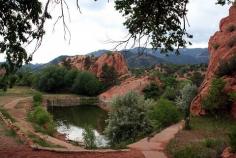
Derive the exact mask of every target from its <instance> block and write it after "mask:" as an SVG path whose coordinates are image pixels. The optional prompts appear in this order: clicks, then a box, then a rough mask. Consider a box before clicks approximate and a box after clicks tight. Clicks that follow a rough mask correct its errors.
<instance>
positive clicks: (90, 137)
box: [82, 126, 96, 149]
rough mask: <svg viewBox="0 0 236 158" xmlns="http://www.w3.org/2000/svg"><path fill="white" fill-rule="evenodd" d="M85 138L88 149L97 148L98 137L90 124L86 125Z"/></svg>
mask: <svg viewBox="0 0 236 158" xmlns="http://www.w3.org/2000/svg"><path fill="white" fill-rule="evenodd" d="M82 135H83V140H84V145H85V148H86V149H95V148H96V143H95V141H96V137H95V133H94V131H93V129H92V128H91V127H89V126H86V127H85V128H84V130H83V133H82Z"/></svg>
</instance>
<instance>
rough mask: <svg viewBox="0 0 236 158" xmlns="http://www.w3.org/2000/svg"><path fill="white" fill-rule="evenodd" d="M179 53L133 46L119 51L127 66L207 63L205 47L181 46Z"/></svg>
mask: <svg viewBox="0 0 236 158" xmlns="http://www.w3.org/2000/svg"><path fill="white" fill-rule="evenodd" d="M179 51H180V55H176V54H175V53H174V52H169V53H168V54H162V53H161V52H160V50H154V49H150V48H133V49H126V50H122V51H121V53H122V54H123V55H124V56H125V59H126V61H127V63H128V65H129V67H132V68H134V67H151V66H153V65H155V64H159V63H171V64H179V65H181V64H201V63H204V64H205V63H208V60H209V54H208V49H207V48H192V49H188V48H183V49H180V50H179ZM106 52H108V50H99V51H96V52H92V53H89V55H94V56H96V57H98V56H100V55H102V54H104V53H106Z"/></svg>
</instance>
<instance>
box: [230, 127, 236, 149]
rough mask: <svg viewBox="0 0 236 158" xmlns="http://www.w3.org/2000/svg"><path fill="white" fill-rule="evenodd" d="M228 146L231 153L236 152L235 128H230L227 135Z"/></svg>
mask: <svg viewBox="0 0 236 158" xmlns="http://www.w3.org/2000/svg"><path fill="white" fill-rule="evenodd" d="M229 144H230V147H231V149H232V151H233V152H235V151H236V127H234V128H232V129H231V131H230V133H229Z"/></svg>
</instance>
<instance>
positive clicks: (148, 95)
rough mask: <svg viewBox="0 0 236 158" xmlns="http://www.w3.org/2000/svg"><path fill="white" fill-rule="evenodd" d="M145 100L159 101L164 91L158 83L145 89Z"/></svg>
mask: <svg viewBox="0 0 236 158" xmlns="http://www.w3.org/2000/svg"><path fill="white" fill-rule="evenodd" d="M143 93H144V97H145V99H158V97H159V96H160V95H161V93H162V90H161V89H160V87H159V86H158V85H157V84H156V83H151V84H149V85H148V86H147V87H145V88H144V89H143Z"/></svg>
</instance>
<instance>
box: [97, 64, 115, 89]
mask: <svg viewBox="0 0 236 158" xmlns="http://www.w3.org/2000/svg"><path fill="white" fill-rule="evenodd" d="M117 80H118V75H117V72H116V70H115V68H114V67H113V66H109V65H108V64H106V63H105V64H104V65H103V66H102V74H101V81H102V82H103V84H104V85H105V87H106V88H108V87H110V86H113V85H115V84H116V83H117Z"/></svg>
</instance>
